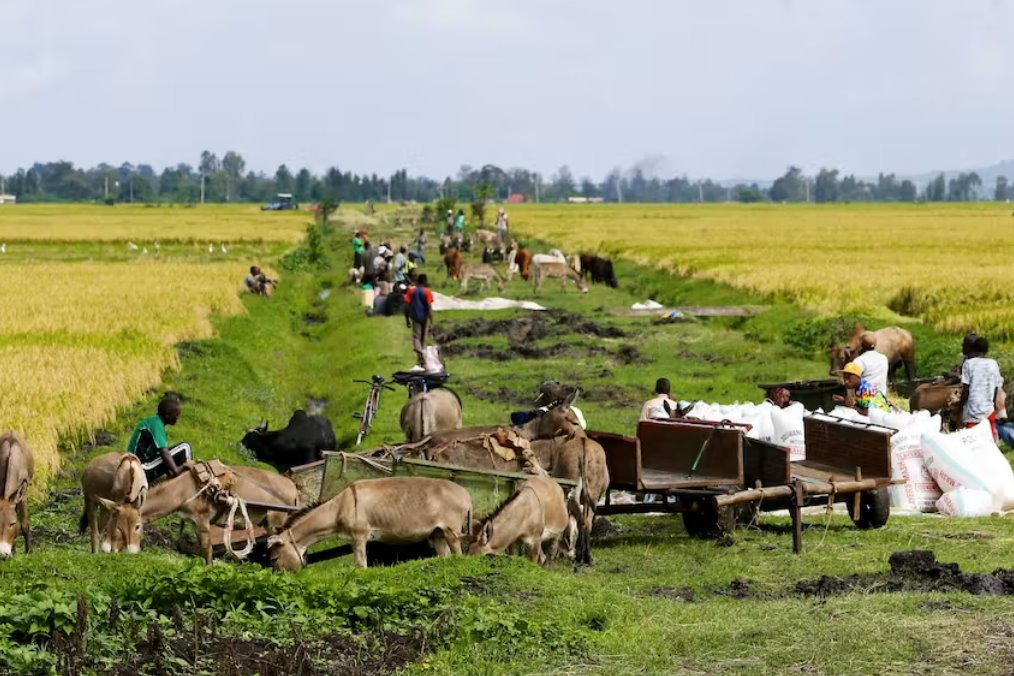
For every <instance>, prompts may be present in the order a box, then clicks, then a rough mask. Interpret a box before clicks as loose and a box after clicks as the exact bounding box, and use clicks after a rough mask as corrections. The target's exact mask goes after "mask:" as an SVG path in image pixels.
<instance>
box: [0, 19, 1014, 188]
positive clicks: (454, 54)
mask: <svg viewBox="0 0 1014 676" xmlns="http://www.w3.org/2000/svg"><path fill="white" fill-rule="evenodd" d="M1011 26H1014V0H1012V1H1010V2H1008V1H1001V0H992V1H991V0H963V1H960V2H958V1H956V0H890V1H885V0H854V1H850V2H844V1H837V0H821V1H819V2H817V1H813V0H699V1H697V2H685V1H683V0H623V1H622V2H613V1H606V0H359V1H348V0H285V2H279V1H277V0H275V1H270V0H0V130H2V134H3V136H2V137H0V172H3V173H10V172H12V171H14V170H16V169H17V168H18V167H26V166H28V165H30V164H31V163H33V162H35V161H52V160H69V161H72V162H74V163H75V164H76V165H79V166H86V167H88V166H93V165H95V164H97V163H99V162H108V163H110V164H114V165H119V164H121V163H122V162H125V161H126V162H131V163H135V164H136V163H148V164H152V165H154V166H155V167H156V168H161V167H163V166H165V165H175V164H176V163H178V162H187V163H189V164H192V165H196V164H197V161H198V158H199V156H200V153H201V151H202V150H205V149H208V150H212V151H213V152H217V153H218V154H219V155H222V154H223V153H224V152H225V151H226V150H230V149H231V150H236V151H238V152H240V153H241V154H242V155H243V157H244V158H245V159H246V162H247V167H248V168H250V169H254V170H257V171H265V172H267V173H273V172H274V170H275V169H276V168H277V166H278V165H280V164H282V163H285V164H287V165H288V166H289V167H290V168H301V167H304V166H306V167H308V168H310V169H311V170H312V171H314V172H322V171H324V170H325V169H326V168H327V167H330V166H338V167H340V168H342V169H343V170H351V171H355V172H357V173H362V172H377V173H378V174H381V175H386V174H389V173H391V172H393V171H395V170H397V169H399V168H402V167H404V168H407V169H408V170H409V172H410V173H412V174H425V175H429V176H433V177H442V176H447V175H452V176H453V175H455V174H456V173H457V171H458V169H459V167H460V166H462V165H465V164H467V165H472V166H476V167H478V166H482V165H483V164H487V163H492V164H496V165H498V166H501V167H504V168H507V167H515V166H523V167H527V168H530V169H534V170H537V171H540V172H543V173H544V174H545V175H546V176H550V175H551V174H552V173H554V172H555V171H556V170H557V169H558V168H559V167H560V166H561V165H564V164H566V165H568V166H569V167H570V169H571V171H572V172H573V173H574V174H575V175H576V176H579V177H580V176H584V175H588V176H592V177H593V178H596V179H600V178H602V177H603V176H604V175H605V174H606V173H607V172H609V171H610V170H611V169H613V168H614V167H623V168H628V167H631V166H634V165H639V166H642V167H645V168H646V169H648V170H649V173H655V174H657V175H661V176H672V175H683V174H686V175H689V176H691V177H701V176H709V177H712V178H716V179H733V178H759V179H764V178H773V177H775V176H778V175H780V174H781V173H783V172H784V171H785V168H786V167H787V166H788V165H789V164H795V165H798V166H801V167H803V168H804V170H806V171H807V172H812V171H816V170H817V169H819V168H820V167H823V166H827V167H836V168H840V169H842V170H844V171H846V172H854V173H856V174H859V175H870V174H874V175H875V174H876V173H877V172H878V171H881V170H887V171H895V172H897V173H899V174H914V173H922V172H927V171H932V170H938V169H961V168H973V167H981V166H985V165H989V164H994V163H996V162H999V161H1002V160H1005V159H1009V158H1012V157H1014V134H1012V133H1011V132H1012V131H1014V115H1012V113H1014V39H1011V34H1010V30H1011Z"/></svg>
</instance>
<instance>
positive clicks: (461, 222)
mask: <svg viewBox="0 0 1014 676" xmlns="http://www.w3.org/2000/svg"><path fill="white" fill-rule="evenodd" d="M454 234H455V235H456V236H457V237H458V241H459V242H461V241H464V237H465V210H464V209H458V216H457V217H456V218H455V219H454Z"/></svg>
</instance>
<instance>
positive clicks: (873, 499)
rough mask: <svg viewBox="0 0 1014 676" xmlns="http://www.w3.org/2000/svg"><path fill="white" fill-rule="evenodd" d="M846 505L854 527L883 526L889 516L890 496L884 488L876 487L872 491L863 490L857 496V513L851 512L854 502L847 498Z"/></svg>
mask: <svg viewBox="0 0 1014 676" xmlns="http://www.w3.org/2000/svg"><path fill="white" fill-rule="evenodd" d="M845 505H846V506H847V507H848V510H849V516H851V517H852V522H853V523H855V525H856V528H861V529H863V530H867V529H869V528H883V526H884V525H885V524H886V523H887V519H888V517H889V516H891V497H890V495H888V493H887V489H886V488H877V489H875V490H872V491H863V494H862V496H861V497H860V498H859V514H853V511H854V510H855V506H854V505H855V502H854V501H853V500H852V499H851V498H849V499H847V500H846V501H845Z"/></svg>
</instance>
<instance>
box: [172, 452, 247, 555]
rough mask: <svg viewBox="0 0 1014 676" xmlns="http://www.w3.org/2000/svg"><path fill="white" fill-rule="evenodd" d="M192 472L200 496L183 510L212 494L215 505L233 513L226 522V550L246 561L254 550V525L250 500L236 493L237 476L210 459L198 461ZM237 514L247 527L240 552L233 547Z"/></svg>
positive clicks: (188, 501) (184, 503) (224, 533)
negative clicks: (249, 506) (247, 501)
mask: <svg viewBox="0 0 1014 676" xmlns="http://www.w3.org/2000/svg"><path fill="white" fill-rule="evenodd" d="M190 473H191V475H192V476H193V478H194V481H195V482H196V483H197V484H198V485H200V486H201V487H200V488H199V489H198V491H197V492H196V493H194V494H193V495H191V496H190V497H189V498H187V499H186V500H184V501H183V504H181V505H180V507H183V506H184V505H187V504H189V503H190V502H192V501H193V500H196V499H197V498H198V497H200V496H202V495H204V494H205V493H208V495H207V496H206V499H208V500H209V501H210V502H211V503H214V504H218V505H224V506H225V507H226V508H227V509H228V510H229V512H228V515H227V516H226V519H225V527H224V529H223V538H222V539H223V544H224V545H225V551H227V552H228V553H229V554H231V555H232V556H234V557H236V558H237V559H240V560H243V559H245V558H246V557H248V556H249V555H250V552H252V551H253V548H254V533H253V522H252V521H251V520H250V514H249V512H247V508H246V501H245V500H244V499H243V498H241V497H239V496H238V495H235V494H234V493H233V492H232V488H233V484H234V483H235V482H236V476H235V475H234V474H233V473H232V472H231V471H230V470H229V468H228V467H226V466H225V465H223V464H222V463H220V462H217V461H210V462H209V461H206V460H200V461H197V462H194V463H193V465H191V467H190ZM237 511H239V513H240V516H241V517H242V519H243V523H244V524H245V526H246V528H245V530H246V546H245V547H243V549H241V550H240V551H238V552H237V551H235V550H234V549H233V548H232V531H233V530H234V529H235V519H236V512H237Z"/></svg>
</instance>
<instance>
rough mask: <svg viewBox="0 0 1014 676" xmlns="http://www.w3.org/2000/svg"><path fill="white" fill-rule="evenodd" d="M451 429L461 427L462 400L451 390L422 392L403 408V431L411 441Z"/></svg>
mask: <svg viewBox="0 0 1014 676" xmlns="http://www.w3.org/2000/svg"><path fill="white" fill-rule="evenodd" d="M451 429H455V430H457V429H461V402H460V401H458V397H457V396H455V394H454V393H453V392H451V391H450V390H445V389H443V388H437V389H435V390H430V391H429V392H420V393H419V394H416V395H414V396H413V397H412V398H411V399H409V400H408V402H407V403H406V404H405V405H404V406H403V407H402V408H401V431H402V432H404V433H405V440H406V441H408V442H409V443H412V442H416V441H420V440H421V439H423V438H425V437H427V436H429V435H430V434H432V433H433V432H435V431H437V430H451Z"/></svg>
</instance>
